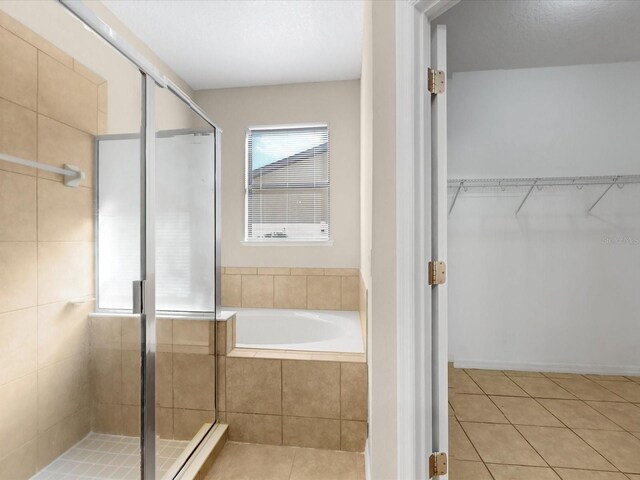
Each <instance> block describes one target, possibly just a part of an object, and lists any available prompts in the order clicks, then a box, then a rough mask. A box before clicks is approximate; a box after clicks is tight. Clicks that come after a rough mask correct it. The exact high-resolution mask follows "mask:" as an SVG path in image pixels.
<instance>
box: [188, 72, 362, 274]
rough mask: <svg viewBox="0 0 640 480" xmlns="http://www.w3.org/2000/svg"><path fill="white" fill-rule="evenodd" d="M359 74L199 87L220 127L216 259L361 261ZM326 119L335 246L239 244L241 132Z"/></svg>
mask: <svg viewBox="0 0 640 480" xmlns="http://www.w3.org/2000/svg"><path fill="white" fill-rule="evenodd" d="M359 89H360V88H359V82H358V81H345V82H325V83H308V84H295V85H278V86H268V87H251V88H231V89H220V90H202V91H198V92H196V94H195V100H196V101H197V102H198V104H199V105H200V106H201V107H202V108H203V109H204V110H205V111H206V112H207V113H208V114H209V116H210V117H211V118H212V119H213V120H214V121H215V122H216V123H218V124H219V125H220V128H222V130H223V134H222V235H223V237H222V264H223V265H225V266H230V267H339V268H357V267H359V264H360V256H359V251H360V229H359V216H360V212H359V203H360V193H359V190H360V180H359V156H360V153H359V150H360V144H359V137H360V127H359V125H360V120H359V113H358V112H359V104H360V98H359ZM296 123H297V124H300V123H327V124H328V125H329V143H330V147H329V148H330V169H331V220H330V222H331V237H332V239H333V240H334V245H333V246H311V247H297V246H289V247H264V246H257V247H256V246H244V245H242V243H241V242H242V241H243V240H244V220H245V213H244V212H245V207H244V202H245V177H244V175H245V136H246V129H247V127H250V126H256V125H282V124H296Z"/></svg>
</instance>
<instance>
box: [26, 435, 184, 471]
mask: <svg viewBox="0 0 640 480" xmlns="http://www.w3.org/2000/svg"><path fill="white" fill-rule="evenodd" d="M187 445H189V442H188V441H183V440H164V439H158V442H157V454H156V478H162V477H163V475H164V474H165V473H166V472H167V471H168V470H169V468H170V467H171V465H173V463H174V462H175V461H176V459H177V458H178V457H179V456H180V454H181V453H182V452H183V451H184V449H185V448H186V447H187ZM139 478H140V439H139V438H138V437H125V436H123V435H106V434H102V433H90V434H89V435H87V436H86V437H85V438H83V439H82V440H80V441H79V442H78V443H76V444H75V445H74V446H73V447H71V448H70V449H69V450H67V451H66V452H64V453H63V454H62V455H60V456H59V457H58V458H56V459H55V460H54V461H53V462H51V463H50V464H49V465H47V466H46V467H45V468H44V469H42V470H40V471H39V472H38V473H37V474H36V475H34V476H33V477H31V480H45V479H46V480H63V479H64V480H79V479H83V480H85V479H92V480H105V479H110V480H115V479H122V480H129V479H131V480H134V479H135V480H138V479H139Z"/></svg>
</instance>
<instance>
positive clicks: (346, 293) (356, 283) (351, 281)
mask: <svg viewBox="0 0 640 480" xmlns="http://www.w3.org/2000/svg"><path fill="white" fill-rule="evenodd" d="M341 278H342V310H353V311H356V310H358V309H359V308H360V298H359V296H360V279H359V278H358V277H341Z"/></svg>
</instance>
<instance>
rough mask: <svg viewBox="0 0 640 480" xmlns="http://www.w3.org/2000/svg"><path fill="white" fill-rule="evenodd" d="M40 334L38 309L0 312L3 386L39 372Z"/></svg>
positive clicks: (0, 359) (0, 370)
mask: <svg viewBox="0 0 640 480" xmlns="http://www.w3.org/2000/svg"><path fill="white" fill-rule="evenodd" d="M37 337H38V323H37V311H36V309H35V308H27V309H24V310H17V311H15V312H10V313H5V314H2V315H0V385H4V384H6V383H8V382H11V381H13V380H16V379H18V378H20V377H23V376H25V375H27V374H29V373H33V372H35V371H36V368H37V348H36V345H37Z"/></svg>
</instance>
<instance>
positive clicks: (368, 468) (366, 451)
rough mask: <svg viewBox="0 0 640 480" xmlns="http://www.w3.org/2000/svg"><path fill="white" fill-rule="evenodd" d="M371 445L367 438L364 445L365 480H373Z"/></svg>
mask: <svg viewBox="0 0 640 480" xmlns="http://www.w3.org/2000/svg"><path fill="white" fill-rule="evenodd" d="M370 445H371V443H370V442H369V439H368V438H367V441H366V442H365V443H364V478H365V480H371V450H370V448H369V447H370Z"/></svg>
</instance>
